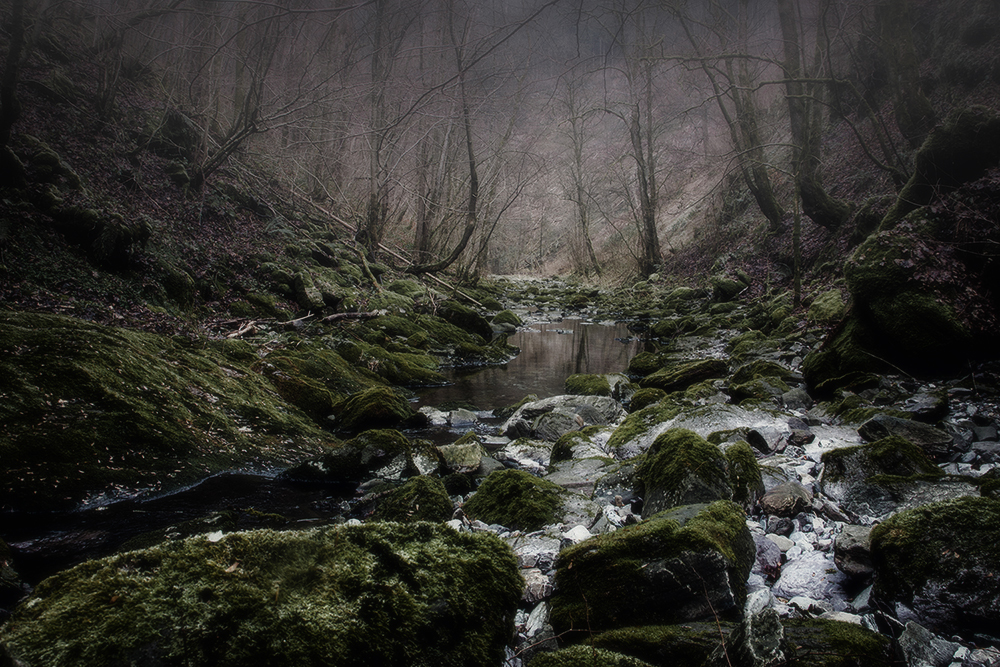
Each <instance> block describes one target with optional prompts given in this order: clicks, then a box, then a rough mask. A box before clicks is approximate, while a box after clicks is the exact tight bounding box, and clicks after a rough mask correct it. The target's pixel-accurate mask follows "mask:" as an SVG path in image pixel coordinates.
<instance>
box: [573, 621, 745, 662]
mask: <svg viewBox="0 0 1000 667" xmlns="http://www.w3.org/2000/svg"><path fill="white" fill-rule="evenodd" d="M731 633H732V624H731V623H727V622H721V623H718V624H717V623H715V622H714V621H713V622H694V623H685V624H684V625H648V626H642V627H629V628H620V629H617V630H609V631H608V632H603V633H601V634H599V635H597V636H596V637H594V642H593V644H594V646H595V647H597V648H602V649H605V650H608V651H615V652H618V653H622V654H625V655H631V656H633V657H635V658H638V659H640V660H644V661H646V662H648V663H650V664H653V665H702V664H705V663H706V662H707V660H708V658H709V657H710V656H711V655H712V652H713V651H715V650H717V649H719V648H720V647H721V646H722V642H723V641H724V640H725V639H728V637H729V635H730V634H731Z"/></svg>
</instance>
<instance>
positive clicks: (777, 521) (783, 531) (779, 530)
mask: <svg viewBox="0 0 1000 667" xmlns="http://www.w3.org/2000/svg"><path fill="white" fill-rule="evenodd" d="M793 530H795V522H793V521H792V520H791V519H789V518H788V517H787V516H773V515H772V516H769V517H767V532H769V533H774V534H776V535H784V536H785V537H788V536H789V535H791V534H792V531H793Z"/></svg>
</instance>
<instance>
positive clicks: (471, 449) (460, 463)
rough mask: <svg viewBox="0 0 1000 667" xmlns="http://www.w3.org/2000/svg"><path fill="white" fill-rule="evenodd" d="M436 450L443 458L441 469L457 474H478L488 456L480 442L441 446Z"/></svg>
mask: <svg viewBox="0 0 1000 667" xmlns="http://www.w3.org/2000/svg"><path fill="white" fill-rule="evenodd" d="M435 449H436V451H437V453H438V454H439V455H440V456H441V467H442V468H444V469H445V470H447V471H449V472H456V473H470V472H476V471H477V470H479V466H481V465H482V463H483V457H484V456H486V451H485V450H484V449H483V446H482V445H480V444H479V443H478V442H468V443H464V444H453V445H440V446H438V447H436V448H435Z"/></svg>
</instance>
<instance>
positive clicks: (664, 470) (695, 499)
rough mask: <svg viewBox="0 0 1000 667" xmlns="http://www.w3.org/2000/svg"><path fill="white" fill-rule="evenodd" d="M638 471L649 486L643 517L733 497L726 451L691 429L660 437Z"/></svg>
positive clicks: (675, 430) (647, 486)
mask: <svg viewBox="0 0 1000 667" xmlns="http://www.w3.org/2000/svg"><path fill="white" fill-rule="evenodd" d="M637 472H638V475H639V479H640V480H641V482H642V485H643V487H645V502H644V503H643V508H642V514H643V517H649V516H652V515H654V514H657V513H659V512H662V511H663V510H666V509H670V508H671V507H676V506H678V505H691V504H694V503H705V502H712V501H714V500H730V499H732V497H733V490H732V488H731V487H730V486H729V472H728V470H727V462H726V457H725V455H724V454H723V453H722V450H721V449H719V448H718V447H716V446H715V445H713V444H712V443H710V442H708V441H707V440H705V439H704V438H702V437H701V436H700V435H698V434H697V433H695V432H694V431H689V430H687V429H680V428H678V429H670V430H668V431H666V432H664V433H661V434H660V435H659V436H657V438H656V440H654V441H653V444H652V446H651V447H650V448H649V451H648V452H647V453H646V457H645V459H644V460H643V462H642V464H641V465H640V466H639V468H638V470H637Z"/></svg>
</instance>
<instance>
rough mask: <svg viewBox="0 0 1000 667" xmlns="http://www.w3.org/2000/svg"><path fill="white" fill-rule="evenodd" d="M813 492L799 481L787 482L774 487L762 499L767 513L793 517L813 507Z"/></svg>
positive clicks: (764, 510)
mask: <svg viewBox="0 0 1000 667" xmlns="http://www.w3.org/2000/svg"><path fill="white" fill-rule="evenodd" d="M812 497H813V494H812V492H811V491H809V489H807V488H805V487H804V486H802V485H801V484H799V483H798V482H791V481H790V482H785V483H784V484H779V485H778V486H776V487H774V488H772V489H771V490H770V491H768V492H767V493H765V494H764V496H763V497H762V498H761V499H760V508H761V510H762V511H763V512H764V513H765V514H773V515H775V516H784V517H792V516H795V515H796V514H798V513H799V512H803V511H805V510H806V509H808V508H810V507H812Z"/></svg>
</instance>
